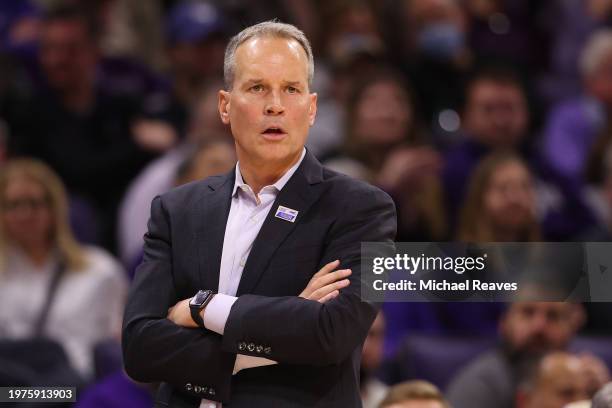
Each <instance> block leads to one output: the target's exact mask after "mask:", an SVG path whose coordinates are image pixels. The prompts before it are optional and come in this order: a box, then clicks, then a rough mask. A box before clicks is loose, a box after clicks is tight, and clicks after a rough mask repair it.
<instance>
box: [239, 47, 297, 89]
mask: <svg viewBox="0 0 612 408" xmlns="http://www.w3.org/2000/svg"><path fill="white" fill-rule="evenodd" d="M274 40H280V41H283V42H284V44H285V45H286V46H287V47H289V49H290V52H289V53H288V54H289V55H290V56H291V57H290V59H292V60H293V61H292V62H291V63H290V65H289V68H292V67H293V66H295V65H296V63H297V64H302V67H303V71H304V79H303V80H298V81H295V82H296V83H307V82H308V57H307V55H306V51H304V49H303V48H302V46H301V45H300V43H298V42H297V41H296V40H293V39H285V38H282V37H255V38H252V39H250V40H247V41H246V42H244V43H243V44H241V45H240V46H239V47H238V49H237V50H236V57H235V69H236V74H237V76H238V73H239V71H243V72H244V71H247V72H248V71H251V72H253V71H254V73H253V74H252V75H250V76H251V78H252V77H256V78H259V79H263V78H265V77H266V76H267V75H261V74H260V73H264V74H269V73H270V69H275V68H282V70H281V72H282V73H283V75H285V74H286V73H287V72H286V71H287V69H286V68H287V66H288V63H287V54H286V53H283V51H281V50H278V52H270V50H271V48H272V47H271V45H270V44H265V45H263V46H260V44H261V43H264V42H266V41H274ZM300 50H301V52H300ZM272 51H274V50H272ZM264 53H266V54H269V55H264ZM285 81H287V82H291V81H294V80H293V79H292V80H285Z"/></svg>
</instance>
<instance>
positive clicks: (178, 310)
mask: <svg viewBox="0 0 612 408" xmlns="http://www.w3.org/2000/svg"><path fill="white" fill-rule="evenodd" d="M190 300H191V298H189V299H183V300H181V301H180V302H178V303H177V304H176V305H174V306H172V307H171V308H170V309H168V316H167V318H168V320H170V321H171V322H172V323H175V324H178V325H179V326H183V327H198V325H197V324H196V322H194V321H193V319H192V318H191V309H189V301H190Z"/></svg>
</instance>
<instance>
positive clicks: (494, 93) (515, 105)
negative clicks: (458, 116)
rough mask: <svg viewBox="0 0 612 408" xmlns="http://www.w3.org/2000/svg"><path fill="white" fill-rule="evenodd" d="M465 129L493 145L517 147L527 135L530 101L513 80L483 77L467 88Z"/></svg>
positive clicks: (482, 141)
mask: <svg viewBox="0 0 612 408" xmlns="http://www.w3.org/2000/svg"><path fill="white" fill-rule="evenodd" d="M464 120H465V130H466V132H467V133H468V134H469V135H470V136H471V137H474V138H475V139H476V140H478V141H480V142H481V143H483V144H485V145H487V146H490V147H506V148H508V147H516V146H517V145H518V144H519V143H520V142H521V141H522V139H523V137H525V133H526V132H527V124H528V113H527V102H526V101H525V96H524V95H523V93H522V91H521V90H520V89H519V88H518V87H516V86H514V85H511V84H505V83H498V82H494V81H489V80H481V81H477V82H476V83H474V84H473V85H472V86H471V88H470V90H469V91H468V101H467V105H466V108H465V115H464Z"/></svg>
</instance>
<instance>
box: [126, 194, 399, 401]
mask: <svg viewBox="0 0 612 408" xmlns="http://www.w3.org/2000/svg"><path fill="white" fill-rule="evenodd" d="M346 202H347V205H346V207H345V211H343V212H342V213H341V214H340V215H339V217H338V219H337V220H336V222H335V223H334V224H333V226H332V228H331V229H330V231H329V232H328V235H327V236H326V237H322V239H325V243H326V244H325V247H324V251H323V256H322V259H321V262H320V265H325V264H328V263H329V262H330V261H333V260H335V259H339V260H340V261H341V262H342V266H343V268H345V269H351V270H352V273H351V275H350V277H349V278H348V279H349V281H350V285H348V286H345V287H344V288H342V289H340V290H339V292H338V293H337V294H336V293H334V290H336V289H333V290H329V288H327V289H326V290H329V291H328V292H325V290H324V291H323V292H321V291H319V293H318V294H313V293H314V290H312V289H313V288H315V289H316V288H317V286H316V285H314V286H313V282H314V281H315V280H316V279H315V280H311V284H310V289H311V292H310V293H304V292H302V295H303V296H304V297H310V299H311V300H309V299H306V298H301V297H298V296H284V297H265V296H257V295H243V296H240V297H239V298H238V299H237V300H236V302H235V303H234V305H233V306H232V308H231V311H230V315H229V317H228V320H227V323H226V326H225V331H224V334H223V335H219V334H217V333H214V332H212V331H209V330H203V329H200V328H191V327H184V326H188V324H185V325H184V326H181V325H179V324H176V323H175V322H173V321H172V320H171V319H169V318H167V317H168V310H169V308H171V307H173V306H175V305H177V302H179V304H180V302H181V299H180V298H179V296H178V295H177V293H176V289H175V284H174V276H173V268H172V242H171V238H170V237H171V233H170V221H171V214H170V211H169V210H168V208H166V207H165V205H164V204H165V203H164V199H163V197H162V198H156V199H155V200H154V201H153V204H152V209H151V219H150V221H149V231H148V233H147V234H146V235H145V247H144V251H145V253H144V261H143V263H142V264H141V266H140V267H139V269H138V272H137V274H136V278H135V281H134V283H133V286H132V289H131V293H130V296H129V299H128V304H127V306H126V311H125V318H124V329H123V339H122V342H123V352H124V364H125V368H126V371H127V373H128V374H129V375H130V376H131V377H132V378H134V379H136V380H138V381H143V382H156V381H164V382H168V383H170V384H172V385H174V386H176V387H178V388H181V389H183V388H184V385H185V384H186V383H190V384H203V385H206V386H207V387H212V388H214V390H215V393H214V395H197V396H200V397H204V398H208V399H214V400H219V401H227V400H228V399H229V395H230V382H231V376H232V372H233V371H234V366H235V360H236V355H237V354H244V355H252V356H258V357H261V356H262V355H261V353H258V352H257V351H253V350H245V349H244V348H243V347H240V344H241V343H244V341H248V340H253V339H255V340H256V341H257V343H258V344H262V345H266V347H267V348H268V350H267V351H268V353H266V354H265V356H264V357H266V358H268V359H270V360H274V361H277V362H279V363H280V364H283V363H289V364H307V365H316V366H325V365H330V364H337V363H339V362H341V361H343V360H345V359H346V358H348V357H349V356H350V355H351V353H352V352H353V351H354V349H355V348H356V347H357V346H358V345H359V344H361V342H362V341H363V340H364V338H365V336H366V334H367V331H368V329H369V326H370V325H371V323H372V321H373V320H374V317H375V314H376V308H375V307H374V306H373V305H371V304H369V303H366V302H362V301H361V299H360V287H361V286H360V279H361V271H360V243H361V242H362V241H387V242H388V241H392V240H393V238H394V236H395V229H396V221H395V207H394V205H393V203H392V201H391V200H390V199H389V197H388V196H387V195H386V194H384V193H382V192H381V191H380V190H376V189H374V188H371V189H367V190H360V191H357V192H355V193H353V194H352V197H349V199H347V200H346ZM332 269H333V268H332ZM320 272H321V271H320ZM328 274H329V271H327V270H326V272H325V273H322V274H321V275H328ZM327 279H331V282H332V283H333V282H339V281H337V280H336V281H334V278H333V277H332V278H327ZM324 282H327V283H324V284H322V282H319V286H318V288H324V287H325V286H328V284H329V282H328V281H324ZM203 289H206V288H203ZM211 289H216V288H211ZM307 290H308V288H307V289H306V291H307ZM317 296H319V297H318V298H317ZM326 296H327V298H326V299H325V301H324V302H323V303H321V302H320V300H322V299H323V298H324V297H326ZM313 300H319V301H313ZM177 306H178V305H177ZM170 316H171V317H172V313H171V315H170ZM186 323H188V322H186ZM194 396H196V394H194Z"/></svg>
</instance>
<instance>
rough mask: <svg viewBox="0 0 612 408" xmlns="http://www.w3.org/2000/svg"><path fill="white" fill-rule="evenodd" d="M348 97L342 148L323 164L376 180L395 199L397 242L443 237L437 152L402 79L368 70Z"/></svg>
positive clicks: (391, 72)
mask: <svg viewBox="0 0 612 408" xmlns="http://www.w3.org/2000/svg"><path fill="white" fill-rule="evenodd" d="M349 101H350V102H349V106H348V112H347V122H346V123H347V125H346V126H347V133H346V136H345V140H344V146H343V149H342V151H341V153H340V155H338V156H336V157H334V158H332V159H330V160H328V161H327V162H326V165H327V166H328V167H330V168H332V169H335V170H337V171H340V172H342V173H345V174H348V175H350V176H353V177H355V178H360V179H362V180H366V181H368V182H370V183H373V184H376V185H378V186H380V187H381V188H383V189H384V190H385V191H387V192H388V193H389V194H390V195H391V196H392V197H393V198H394V200H395V203H396V206H397V209H398V235H397V240H398V241H418V240H425V241H429V240H440V239H444V238H445V235H446V223H445V216H444V211H443V208H442V196H441V194H442V192H441V189H440V183H439V172H440V168H441V161H440V156H439V154H438V153H437V152H436V151H435V150H434V149H432V148H431V147H430V146H428V145H426V144H424V143H423V139H424V135H423V134H422V132H421V130H420V128H419V126H418V122H419V121H418V118H417V114H416V112H415V109H414V102H413V101H414V99H413V97H412V95H411V92H410V91H409V89H408V87H407V85H406V83H405V81H404V80H403V78H402V77H401V76H400V75H399V74H397V73H396V72H394V71H391V70H387V69H384V70H383V69H381V70H380V71H378V72H376V73H373V74H369V75H368V77H367V79H366V80H365V81H363V82H359V83H358V86H357V87H356V88H355V89H354V90H353V95H352V97H351V98H350V99H349Z"/></svg>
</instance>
